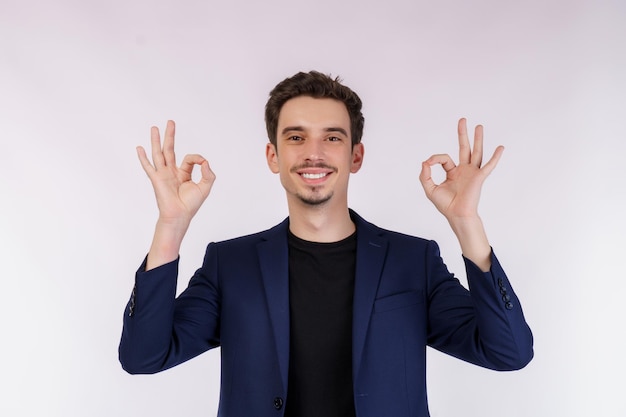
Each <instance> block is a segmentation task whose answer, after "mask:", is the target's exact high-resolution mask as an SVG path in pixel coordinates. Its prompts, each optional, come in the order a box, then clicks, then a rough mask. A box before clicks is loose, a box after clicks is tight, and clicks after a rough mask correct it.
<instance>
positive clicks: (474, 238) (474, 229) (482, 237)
mask: <svg viewBox="0 0 626 417" xmlns="http://www.w3.org/2000/svg"><path fill="white" fill-rule="evenodd" d="M448 222H449V223H450V226H451V227H452V230H453V231H454V234H455V235H456V237H457V239H458V241H459V244H460V245H461V251H462V253H463V256H465V257H466V258H467V259H469V260H471V261H472V262H473V263H474V264H476V266H478V267H479V268H480V269H481V270H482V271H483V272H488V271H489V269H490V268H491V245H490V244H489V240H488V239H487V233H486V232H485V228H484V227H483V222H482V220H481V219H480V217H478V216H475V217H465V218H455V219H448Z"/></svg>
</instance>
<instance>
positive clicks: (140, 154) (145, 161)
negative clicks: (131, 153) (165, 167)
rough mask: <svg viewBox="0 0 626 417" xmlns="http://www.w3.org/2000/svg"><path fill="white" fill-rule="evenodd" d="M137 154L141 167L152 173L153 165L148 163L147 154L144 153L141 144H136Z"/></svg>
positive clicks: (147, 172)
mask: <svg viewBox="0 0 626 417" xmlns="http://www.w3.org/2000/svg"><path fill="white" fill-rule="evenodd" d="M137 156H138V157H139V162H140V163H141V167H142V168H143V170H144V171H145V172H146V174H148V176H149V175H150V174H152V173H153V172H154V167H153V166H152V164H151V163H150V160H149V159H148V156H147V155H146V150H145V149H144V148H143V147H142V146H137Z"/></svg>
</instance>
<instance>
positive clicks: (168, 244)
mask: <svg viewBox="0 0 626 417" xmlns="http://www.w3.org/2000/svg"><path fill="white" fill-rule="evenodd" d="M188 227H189V221H184V220H175V221H167V220H162V219H159V220H158V221H157V224H156V227H155V229H154V237H153V239H152V244H151V245H150V251H149V252H148V258H147V261H146V271H149V270H151V269H154V268H157V267H159V266H161V265H165V264H167V263H169V262H172V261H174V260H175V259H177V258H178V254H179V252H180V246H181V244H182V241H183V238H184V237H185V233H186V232H187V229H188Z"/></svg>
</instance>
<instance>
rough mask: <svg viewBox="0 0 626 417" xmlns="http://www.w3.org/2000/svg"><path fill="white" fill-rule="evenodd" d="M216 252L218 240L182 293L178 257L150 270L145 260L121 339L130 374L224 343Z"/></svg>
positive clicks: (124, 364) (152, 370)
mask: <svg viewBox="0 0 626 417" xmlns="http://www.w3.org/2000/svg"><path fill="white" fill-rule="evenodd" d="M216 252H217V249H216V245H215V244H210V245H209V246H208V248H207V251H206V255H205V258H204V263H203V265H202V267H201V268H200V269H198V270H197V271H196V272H195V274H194V276H193V277H192V278H191V280H190V282H189V286H188V287H187V289H186V290H185V291H184V292H183V293H182V294H181V295H180V296H179V297H176V284H177V277H178V262H179V260H178V259H177V260H175V261H173V262H170V263H168V264H165V265H162V266H160V267H158V268H155V269H152V270H150V271H145V263H146V261H145V260H144V262H143V264H142V265H141V266H140V268H139V270H138V271H137V273H136V274H135V286H134V288H133V291H132V295H131V297H130V300H129V301H128V304H127V305H126V309H125V311H124V319H123V322H124V325H123V329H122V337H121V340H120V345H119V360H120V363H121V364H122V368H124V370H126V371H127V372H128V373H131V374H152V373H156V372H160V371H162V370H165V369H168V368H171V367H173V366H175V365H178V364H180V363H182V362H185V361H187V360H189V359H191V358H193V357H195V356H197V355H199V354H201V353H203V352H205V351H207V350H208V349H211V348H213V347H216V346H219V343H220V342H219V341H220V337H219V334H220V329H219V316H220V314H219V312H220V296H219V284H218V279H217V273H216V271H217V254H216Z"/></svg>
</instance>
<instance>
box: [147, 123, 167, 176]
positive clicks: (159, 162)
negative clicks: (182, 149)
mask: <svg viewBox="0 0 626 417" xmlns="http://www.w3.org/2000/svg"><path fill="white" fill-rule="evenodd" d="M150 144H151V146H152V162H154V168H155V169H159V168H160V167H162V166H164V165H165V159H163V151H161V136H160V135H159V128H158V127H156V126H152V127H151V128H150Z"/></svg>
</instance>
